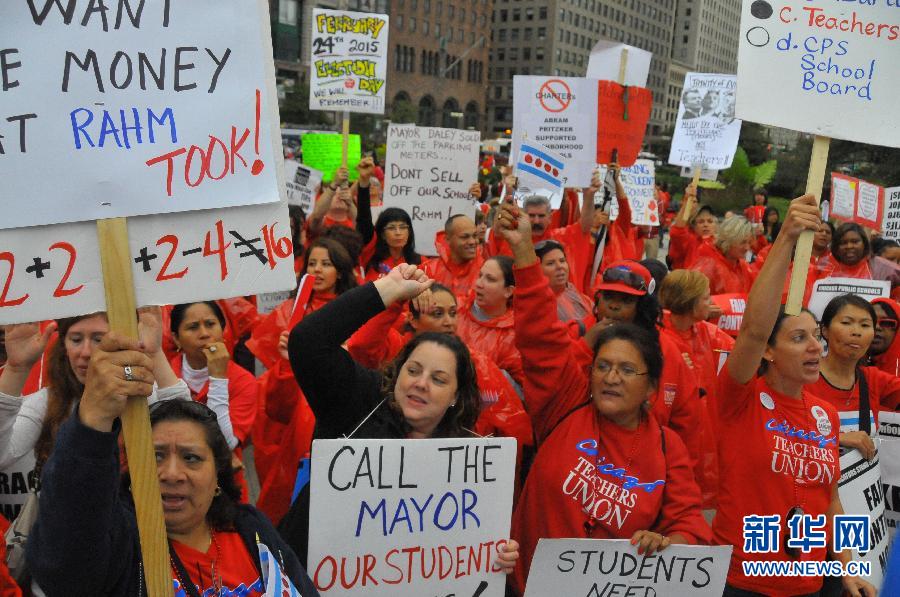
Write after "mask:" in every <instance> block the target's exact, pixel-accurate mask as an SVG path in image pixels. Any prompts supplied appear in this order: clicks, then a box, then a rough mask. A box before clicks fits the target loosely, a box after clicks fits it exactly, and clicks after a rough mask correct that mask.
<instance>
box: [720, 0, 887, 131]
mask: <svg viewBox="0 0 900 597" xmlns="http://www.w3.org/2000/svg"><path fill="white" fill-rule="evenodd" d="M742 4H743V8H742V9H741V33H740V39H739V41H740V45H739V47H738V87H739V93H738V101H737V115H738V117H739V118H743V119H744V120H752V121H754V122H759V123H762V124H769V125H773V126H780V127H783V128H788V129H793V130H798V131H803V132H805V133H811V134H814V135H822V136H825V137H834V138H837V139H848V140H850V141H858V142H861V143H872V144H875V145H886V146H888V147H898V146H900V136H898V135H897V134H896V131H897V130H898V129H900V111H898V110H897V109H896V104H897V97H898V96H900V77H897V70H896V60H897V41H896V40H897V35H898V29H900V25H898V20H897V8H896V6H894V5H895V4H896V2H893V3H892V2H887V1H881V0H879V1H875V0H862V1H859V2H852V3H848V2H809V1H808V0H781V1H780V2H778V3H770V2H763V1H757V0H743V3H742Z"/></svg>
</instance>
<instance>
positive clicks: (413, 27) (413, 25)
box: [409, 17, 416, 33]
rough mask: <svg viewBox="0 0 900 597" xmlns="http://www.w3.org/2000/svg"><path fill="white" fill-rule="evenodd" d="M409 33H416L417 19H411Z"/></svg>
mask: <svg viewBox="0 0 900 597" xmlns="http://www.w3.org/2000/svg"><path fill="white" fill-rule="evenodd" d="M409 32H410V33H415V32H416V17H409Z"/></svg>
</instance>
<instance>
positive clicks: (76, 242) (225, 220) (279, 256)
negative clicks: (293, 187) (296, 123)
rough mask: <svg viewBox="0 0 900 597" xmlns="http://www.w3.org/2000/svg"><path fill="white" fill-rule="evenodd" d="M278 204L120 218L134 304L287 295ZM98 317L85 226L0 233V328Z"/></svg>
mask: <svg viewBox="0 0 900 597" xmlns="http://www.w3.org/2000/svg"><path fill="white" fill-rule="evenodd" d="M290 234H291V231H290V223H289V222H288V215H287V207H286V206H285V204H284V203H280V202H279V203H269V204H265V205H253V206H246V207H236V208H229V209H213V210H203V211H192V212H188V213H185V214H181V215H180V216H179V217H177V218H175V217H172V216H171V215H167V214H161V215H155V216H140V217H135V218H129V219H128V236H129V244H130V256H131V262H132V266H131V268H132V273H133V276H134V288H135V295H136V299H137V304H138V305H167V304H177V303H182V302H186V301H198V300H210V299H218V298H224V297H232V296H242V295H245V294H255V293H259V292H275V291H280V290H285V289H288V288H293V286H294V284H295V283H296V281H295V278H294V256H293V245H292V243H291V236H290ZM104 310H106V298H105V295H104V292H103V276H102V272H101V268H100V253H99V249H98V245H97V227H96V224H95V223H94V222H77V223H74V224H57V225H53V226H35V227H32V228H16V229H13V230H2V231H0V324H9V323H21V322H25V321H39V320H44V319H50V318H59V317H70V316H73V315H82V314H85V313H93V312H96V311H104Z"/></svg>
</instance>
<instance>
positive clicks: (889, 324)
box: [875, 317, 897, 330]
mask: <svg viewBox="0 0 900 597" xmlns="http://www.w3.org/2000/svg"><path fill="white" fill-rule="evenodd" d="M875 327H878V328H884V329H886V330H896V329H897V320H896V319H891V318H890V317H880V318H878V319H877V320H876V321H875Z"/></svg>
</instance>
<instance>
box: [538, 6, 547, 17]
mask: <svg viewBox="0 0 900 597" xmlns="http://www.w3.org/2000/svg"><path fill="white" fill-rule="evenodd" d="M538 18H540V19H546V18H547V7H546V6H541V7H540V8H538Z"/></svg>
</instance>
